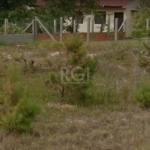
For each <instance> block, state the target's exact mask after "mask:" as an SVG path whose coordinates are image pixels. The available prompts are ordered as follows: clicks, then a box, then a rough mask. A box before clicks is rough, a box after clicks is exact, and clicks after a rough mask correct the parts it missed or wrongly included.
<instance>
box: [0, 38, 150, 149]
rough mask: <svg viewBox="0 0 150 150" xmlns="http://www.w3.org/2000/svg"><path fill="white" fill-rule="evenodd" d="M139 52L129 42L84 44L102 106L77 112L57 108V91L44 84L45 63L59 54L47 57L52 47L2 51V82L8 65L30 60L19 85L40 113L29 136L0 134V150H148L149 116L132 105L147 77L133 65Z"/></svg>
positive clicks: (137, 46) (61, 106)
mask: <svg viewBox="0 0 150 150" xmlns="http://www.w3.org/2000/svg"><path fill="white" fill-rule="evenodd" d="M143 49H144V48H143V46H142V44H140V43H138V42H137V41H132V40H127V41H120V42H117V43H114V42H94V43H90V44H88V53H90V54H94V55H96V57H98V58H99V65H98V72H97V74H96V75H95V77H94V81H95V87H96V90H95V91H93V92H94V94H95V96H96V97H97V100H98V101H100V100H101V101H100V103H101V104H102V105H99V106H92V107H88V108H82V107H81V108H80V107H76V106H72V105H68V104H60V103H58V102H59V96H58V94H57V92H56V91H54V90H53V89H52V88H51V87H47V86H46V85H45V82H46V81H47V78H48V77H47V74H46V72H47V70H46V69H45V68H46V67H47V65H46V63H45V59H58V58H60V56H61V57H62V55H55V56H52V55H51V54H52V51H54V49H53V48H51V47H48V49H41V46H38V45H35V44H34V43H32V45H30V44H27V45H25V46H20V47H18V46H15V45H11V46H1V47H0V57H1V60H0V62H1V63H0V64H1V65H0V71H1V74H0V75H1V78H4V75H5V71H6V66H7V65H8V64H9V63H14V64H15V65H19V66H23V65H24V61H23V60H22V59H20V56H22V57H23V58H25V59H26V60H27V62H29V61H30V60H34V61H35V68H36V69H35V70H34V71H33V72H32V71H30V70H28V71H27V72H26V73H25V74H24V75H22V80H23V81H24V83H25V85H26V86H27V87H28V89H29V90H30V91H32V92H31V95H32V97H33V98H34V99H35V100H36V101H37V102H38V103H39V104H40V105H41V106H42V108H43V109H42V113H41V114H40V116H39V117H38V118H37V119H36V121H35V123H34V124H33V132H32V133H31V134H21V135H18V134H17V133H12V134H6V133H4V132H2V131H0V150H35V149H36V150H41V149H42V150H60V149H61V150H149V149H150V148H149V147H150V144H149V139H150V128H149V125H150V117H149V116H150V111H149V110H142V109H141V108H140V107H139V106H138V105H137V104H136V103H134V101H133V93H134V90H135V89H136V87H137V85H138V84H139V82H140V80H141V79H143V78H144V77H145V76H147V75H149V72H147V71H146V70H145V68H140V67H139V66H138V65H137V53H138V52H139V51H141V50H143ZM59 50H60V48H59ZM60 51H61V52H63V49H62V50H60ZM108 88H109V89H114V90H115V92H116V94H117V96H116V97H114V98H115V99H117V101H116V102H115V103H111V101H109V98H110V97H109V95H101V91H102V90H107V89H108ZM33 93H34V94H33ZM100 96H101V97H100ZM102 96H105V97H102ZM106 98H107V99H106ZM103 99H105V100H107V101H108V102H109V103H110V104H108V103H107V104H105V102H103ZM56 102H57V103H56Z"/></svg>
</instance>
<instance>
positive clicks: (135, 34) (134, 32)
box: [132, 29, 148, 38]
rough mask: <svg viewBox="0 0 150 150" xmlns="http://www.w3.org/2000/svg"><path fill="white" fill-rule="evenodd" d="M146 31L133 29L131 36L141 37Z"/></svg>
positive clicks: (145, 34)
mask: <svg viewBox="0 0 150 150" xmlns="http://www.w3.org/2000/svg"><path fill="white" fill-rule="evenodd" d="M147 34H148V33H147V31H146V29H136V30H135V31H133V32H132V36H133V37H135V38H142V37H146V36H147Z"/></svg>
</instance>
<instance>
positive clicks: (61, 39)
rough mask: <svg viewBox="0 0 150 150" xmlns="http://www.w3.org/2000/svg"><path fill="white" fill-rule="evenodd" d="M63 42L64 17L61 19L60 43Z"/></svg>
mask: <svg viewBox="0 0 150 150" xmlns="http://www.w3.org/2000/svg"><path fill="white" fill-rule="evenodd" d="M62 41H63V17H61V18H60V42H62Z"/></svg>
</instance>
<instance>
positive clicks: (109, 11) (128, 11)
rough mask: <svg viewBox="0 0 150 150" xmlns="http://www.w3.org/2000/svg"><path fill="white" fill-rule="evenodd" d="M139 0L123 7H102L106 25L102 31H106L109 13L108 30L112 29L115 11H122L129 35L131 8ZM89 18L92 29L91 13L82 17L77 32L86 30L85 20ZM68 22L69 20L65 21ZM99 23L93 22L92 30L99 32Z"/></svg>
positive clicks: (134, 6) (131, 27)
mask: <svg viewBox="0 0 150 150" xmlns="http://www.w3.org/2000/svg"><path fill="white" fill-rule="evenodd" d="M139 1H140V0H135V1H133V2H132V3H130V4H128V5H125V6H124V7H123V8H102V9H101V10H100V11H102V12H106V26H105V27H104V32H107V24H108V19H109V15H110V31H112V32H113V31H114V22H115V13H117V12H123V13H124V16H123V19H124V21H126V25H125V32H126V37H130V36H131V33H132V31H133V10H136V8H137V6H138V5H139ZM89 17H90V18H91V19H90V21H91V31H92V19H94V16H93V15H85V16H84V19H83V23H81V24H79V30H78V31H79V32H87V20H88V18H89ZM67 24H69V21H68V22H67ZM100 27H101V24H94V32H100Z"/></svg>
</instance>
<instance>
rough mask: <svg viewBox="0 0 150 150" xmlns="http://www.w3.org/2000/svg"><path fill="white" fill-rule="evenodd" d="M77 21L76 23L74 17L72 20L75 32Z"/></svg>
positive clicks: (74, 31)
mask: <svg viewBox="0 0 150 150" xmlns="http://www.w3.org/2000/svg"><path fill="white" fill-rule="evenodd" d="M76 25H77V23H76V19H74V20H73V33H76V27H77V26H76Z"/></svg>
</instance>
